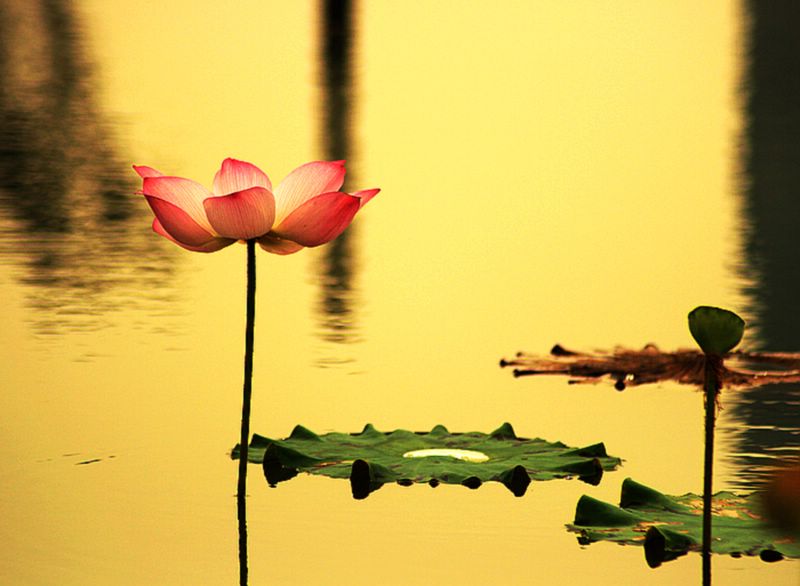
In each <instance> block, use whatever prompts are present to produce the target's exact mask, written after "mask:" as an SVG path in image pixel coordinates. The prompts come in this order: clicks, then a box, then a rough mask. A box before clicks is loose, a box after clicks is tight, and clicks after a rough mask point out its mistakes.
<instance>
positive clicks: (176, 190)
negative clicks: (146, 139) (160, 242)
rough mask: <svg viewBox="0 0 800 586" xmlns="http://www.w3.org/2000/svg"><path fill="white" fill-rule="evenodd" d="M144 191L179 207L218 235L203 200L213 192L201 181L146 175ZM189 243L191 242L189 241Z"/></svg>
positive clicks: (168, 228)
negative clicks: (208, 216) (209, 219)
mask: <svg viewBox="0 0 800 586" xmlns="http://www.w3.org/2000/svg"><path fill="white" fill-rule="evenodd" d="M142 193H143V194H144V195H146V196H152V197H156V198H158V199H161V200H164V201H167V202H169V203H171V204H172V205H174V206H177V207H179V208H180V209H182V210H183V211H184V212H186V213H187V214H188V215H189V216H190V217H191V218H192V219H193V220H194V221H195V222H196V223H197V224H199V225H200V226H201V227H202V228H203V229H205V230H206V232H209V233H210V234H211V235H212V236H215V235H216V234H215V233H214V230H213V228H212V227H211V224H210V223H209V222H208V218H207V217H206V211H205V209H204V208H203V200H204V199H206V198H208V197H211V194H210V193H209V192H208V190H207V189H206V188H205V187H203V186H202V185H200V184H199V183H196V182H194V181H192V180H190V179H184V178H182V177H167V176H151V177H145V178H144V182H143V185H142ZM151 205H152V204H151ZM154 211H155V210H154ZM159 220H161V224H162V225H163V226H164V228H166V229H167V230H168V231H169V232H170V233H171V234H172V235H173V236H175V234H174V233H173V232H172V230H170V227H169V226H168V225H167V224H166V223H165V222H164V220H163V219H161V218H159ZM187 244H191V243H190V242H187Z"/></svg>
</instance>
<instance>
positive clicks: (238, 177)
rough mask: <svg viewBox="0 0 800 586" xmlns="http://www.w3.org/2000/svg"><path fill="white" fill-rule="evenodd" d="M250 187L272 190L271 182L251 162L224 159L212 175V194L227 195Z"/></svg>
mask: <svg viewBox="0 0 800 586" xmlns="http://www.w3.org/2000/svg"><path fill="white" fill-rule="evenodd" d="M250 187H263V188H265V189H267V190H268V191H272V183H271V182H270V180H269V177H267V174H266V173H264V171H262V170H261V169H259V168H258V167H256V166H255V165H253V164H251V163H246V162H244V161H237V160H236V159H225V160H224V161H222V168H220V170H219V171H217V174H216V175H215V176H214V185H213V190H214V195H227V194H229V193H236V192H237V191H243V190H245V189H248V188H250Z"/></svg>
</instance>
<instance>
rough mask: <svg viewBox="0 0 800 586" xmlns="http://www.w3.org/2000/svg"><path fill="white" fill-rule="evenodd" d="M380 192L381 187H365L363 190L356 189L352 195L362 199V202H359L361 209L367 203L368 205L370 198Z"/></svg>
mask: <svg viewBox="0 0 800 586" xmlns="http://www.w3.org/2000/svg"><path fill="white" fill-rule="evenodd" d="M379 192H380V189H363V190H361V191H356V192H355V193H354V194H352V195H353V197H357V198H358V199H360V200H361V203H360V204H359V208H358V209H361V208H363V207H364V206H365V205H367V202H368V201H369V200H371V199H372V198H373V197H375V196H376V195H378V193H379Z"/></svg>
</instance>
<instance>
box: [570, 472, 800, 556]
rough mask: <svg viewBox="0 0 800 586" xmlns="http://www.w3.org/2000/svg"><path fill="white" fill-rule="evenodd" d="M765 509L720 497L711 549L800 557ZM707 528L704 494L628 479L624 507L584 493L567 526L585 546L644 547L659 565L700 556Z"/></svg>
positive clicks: (751, 500) (747, 500)
mask: <svg viewBox="0 0 800 586" xmlns="http://www.w3.org/2000/svg"><path fill="white" fill-rule="evenodd" d="M759 508H760V501H759V496H758V495H757V494H750V495H746V496H742V495H736V494H734V493H731V492H719V493H717V494H715V495H714V496H713V498H712V513H713V515H712V537H713V539H712V544H711V551H712V552H713V553H717V554H730V555H732V556H737V557H738V556H740V555H749V556H755V555H758V556H760V557H761V559H763V560H765V561H777V560H779V559H782V558H784V557H787V558H800V543H798V542H797V540H796V539H795V538H793V537H792V536H791V535H790V534H787V533H786V532H782V531H778V530H776V529H773V528H772V527H770V526H769V525H768V524H766V523H765V522H764V521H763V520H762V518H761V515H760V513H759ZM702 525H703V497H702V495H696V494H685V495H682V496H668V495H665V494H662V493H660V492H658V491H657V490H654V489H652V488H649V487H647V486H645V485H643V484H639V483H638V482H635V481H634V480H631V479H630V478H626V479H625V481H624V482H623V483H622V492H621V496H620V505H619V506H618V507H617V506H615V505H611V504H608V503H604V502H603V501H599V500H597V499H594V498H592V497H590V496H586V495H584V496H582V497H581V498H580V500H579V501H578V506H577V508H576V510H575V520H574V522H573V523H572V524H571V525H567V528H568V529H569V530H570V531H574V532H576V533H578V534H579V537H578V541H579V542H580V543H581V544H584V545H586V544H589V543H593V542H595V541H615V542H617V543H620V544H635V545H643V546H644V549H645V559H646V560H647V563H648V565H650V567H657V566H659V565H661V563H662V562H665V561H668V560H671V559H675V558H676V557H679V556H681V555H685V554H686V553H688V552H690V551H698V552H699V551H700V550H701V545H702V541H703V538H702V534H703V526H702Z"/></svg>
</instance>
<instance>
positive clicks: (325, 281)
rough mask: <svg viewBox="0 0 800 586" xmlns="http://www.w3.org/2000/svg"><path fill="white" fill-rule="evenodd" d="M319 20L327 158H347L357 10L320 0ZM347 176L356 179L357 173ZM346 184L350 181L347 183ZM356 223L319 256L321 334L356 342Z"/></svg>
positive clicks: (345, 0) (341, 0) (328, 361)
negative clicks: (354, 176) (355, 14)
mask: <svg viewBox="0 0 800 586" xmlns="http://www.w3.org/2000/svg"><path fill="white" fill-rule="evenodd" d="M320 8H321V10H320V12H321V15H322V16H321V20H320V40H319V43H320V67H321V69H322V71H321V76H320V77H321V85H322V92H321V100H322V103H321V105H320V112H321V115H322V118H323V121H322V124H321V125H320V128H321V137H320V138H321V141H322V144H323V145H324V151H325V158H326V159H329V160H338V159H348V158H350V157H351V156H352V155H353V146H352V135H351V127H352V111H353V107H352V100H353V87H352V85H353V84H352V74H351V68H352V65H351V61H352V54H353V34H354V27H353V14H354V12H355V10H354V7H353V3H352V2H351V1H350V0H321V7H320ZM347 182H348V183H349V184H351V185H353V184H354V181H353V176H352V175H351V176H349V177H348V178H347ZM344 189H345V190H346V189H347V187H346V186H345V187H344ZM354 230H355V228H354V227H350V228H349V229H348V230H347V231H346V232H345V233H344V234H342V235H341V236H340V237H339V238H337V239H336V240H334V241H333V242H331V243H330V244H328V245H327V246H326V247H325V250H324V256H323V257H322V258H321V259H320V266H319V268H318V270H319V279H320V287H321V291H320V301H319V315H320V320H321V323H320V326H321V337H322V339H323V340H325V341H327V342H334V343H343V342H353V341H355V340H356V339H357V338H356V336H355V333H354V330H355V328H356V318H355V315H354V311H353V301H354V298H355V295H356V291H355V285H354V283H353V281H354V279H355V270H356V261H355V259H354V251H353V239H354V238H355V237H356V235H355V232H354ZM350 361H351V360H349V359H344V360H342V359H341V358H338V359H337V358H330V357H327V358H323V359H321V360H319V361H318V365H319V366H330V365H335V364H337V363H342V362H350Z"/></svg>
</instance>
